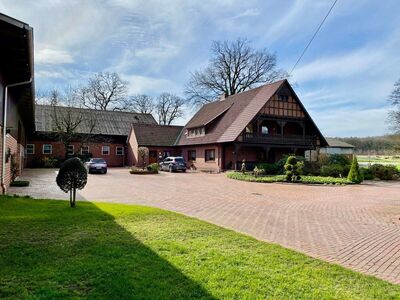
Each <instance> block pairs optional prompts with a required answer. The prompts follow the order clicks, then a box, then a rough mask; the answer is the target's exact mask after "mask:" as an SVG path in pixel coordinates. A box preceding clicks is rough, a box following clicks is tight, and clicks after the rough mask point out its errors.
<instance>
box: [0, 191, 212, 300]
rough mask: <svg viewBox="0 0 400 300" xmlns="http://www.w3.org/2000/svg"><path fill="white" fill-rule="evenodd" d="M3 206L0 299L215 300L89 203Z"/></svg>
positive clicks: (25, 202)
mask: <svg viewBox="0 0 400 300" xmlns="http://www.w3.org/2000/svg"><path fill="white" fill-rule="evenodd" d="M0 200H1V201H0V278H1V280H0V298H3V297H11V298H26V297H29V298H31V297H32V298H52V299H54V298H66V297H78V298H79V297H83V298H107V299H132V298H134V299H200V298H201V299H212V298H213V297H212V296H211V295H210V294H209V293H208V292H207V291H206V290H205V289H203V288H202V287H201V286H200V285H198V284H197V283H196V282H194V281H192V280H191V279H190V278H188V277H187V276H185V275H184V274H182V273H181V272H180V270H178V269H176V268H175V267H174V266H173V265H171V264H170V263H169V262H168V261H166V260H164V259H163V258H161V257H160V256H159V255H157V254H156V253H155V252H153V251H152V250H151V249H150V248H148V247H147V246H145V245H144V244H143V243H142V242H140V241H139V240H138V239H136V238H135V236H134V235H133V234H132V233H130V232H128V231H126V230H125V229H124V228H123V227H121V226H120V225H118V224H117V223H116V222H115V219H114V217H113V216H111V215H109V214H107V213H106V212H104V211H102V210H100V209H99V208H98V207H96V206H95V205H93V204H92V203H82V202H81V203H78V207H77V208H76V209H70V208H69V207H68V203H66V202H64V201H47V200H38V201H36V200H35V201H33V200H24V199H18V198H8V199H3V198H2V199H0Z"/></svg>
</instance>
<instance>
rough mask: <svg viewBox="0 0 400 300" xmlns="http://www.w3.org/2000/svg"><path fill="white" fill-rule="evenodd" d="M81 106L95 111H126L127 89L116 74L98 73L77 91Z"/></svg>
mask: <svg viewBox="0 0 400 300" xmlns="http://www.w3.org/2000/svg"><path fill="white" fill-rule="evenodd" d="M77 92H78V96H79V98H80V101H81V103H82V105H83V106H84V107H86V108H92V109H97V110H126V109H127V87H126V82H125V81H123V80H122V79H121V78H120V77H119V75H118V74H117V73H115V72H114V73H110V72H105V73H103V72H100V73H97V74H95V75H94V76H93V77H91V78H90V79H89V82H88V85H87V86H85V87H82V88H80V89H78V90H77Z"/></svg>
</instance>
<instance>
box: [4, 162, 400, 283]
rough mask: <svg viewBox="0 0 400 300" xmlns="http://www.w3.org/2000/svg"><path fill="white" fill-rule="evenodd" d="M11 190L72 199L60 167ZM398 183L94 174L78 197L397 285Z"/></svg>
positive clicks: (31, 172) (33, 174)
mask: <svg viewBox="0 0 400 300" xmlns="http://www.w3.org/2000/svg"><path fill="white" fill-rule="evenodd" d="M24 176H25V177H26V178H28V179H30V180H31V182H32V186H31V187H29V188H12V189H11V190H10V193H22V194H31V195H32V196H34V197H38V198H41V197H45V198H67V195H66V194H64V193H62V192H61V191H60V190H59V189H58V188H57V187H56V186H55V183H54V180H55V179H54V178H55V176H56V173H55V170H26V171H25V175H24ZM399 191H400V183H399V182H393V183H389V182H370V183H367V184H362V185H357V186H310V185H292V184H260V183H248V182H241V181H235V180H231V179H227V178H226V177H225V175H224V174H201V173H189V174H178V173H173V174H169V173H161V174H159V175H156V176H143V175H142V176H140V175H130V174H128V170H127V169H122V168H121V169H110V170H109V173H108V174H107V175H90V177H89V182H88V185H87V187H86V188H85V190H83V191H81V192H79V196H78V197H79V198H80V199H90V200H95V201H107V202H119V203H132V204H143V205H149V206H155V207H160V208H164V209H168V210H173V211H177V212H180V213H184V214H186V215H189V216H193V217H196V218H199V219H202V220H206V221H209V222H212V223H214V224H218V225H221V226H224V227H227V228H231V229H234V230H236V231H240V232H244V233H246V234H249V235H251V236H253V237H255V238H257V239H260V240H264V241H268V242H274V243H278V244H280V245H282V246H285V247H288V248H291V249H295V250H297V251H300V252H303V253H306V254H308V255H310V256H313V257H317V258H321V259H324V260H327V261H330V262H334V263H338V264H341V265H343V266H345V267H348V268H351V269H353V270H357V271H360V272H363V273H366V274H370V275H374V276H377V277H379V278H382V279H385V280H388V281H391V282H393V283H397V284H400V219H399V218H400V193H399Z"/></svg>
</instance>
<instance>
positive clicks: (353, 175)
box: [347, 155, 363, 183]
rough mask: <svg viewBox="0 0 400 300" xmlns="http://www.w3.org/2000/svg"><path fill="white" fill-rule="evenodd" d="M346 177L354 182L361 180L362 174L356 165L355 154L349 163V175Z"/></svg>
mask: <svg viewBox="0 0 400 300" xmlns="http://www.w3.org/2000/svg"><path fill="white" fill-rule="evenodd" d="M347 179H348V180H350V181H351V182H354V183H361V182H362V181H363V176H362V174H361V172H360V168H359V166H358V161H357V156H355V155H354V157H353V161H352V163H351V167H350V172H349V175H348V176H347Z"/></svg>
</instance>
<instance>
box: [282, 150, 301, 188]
mask: <svg viewBox="0 0 400 300" xmlns="http://www.w3.org/2000/svg"><path fill="white" fill-rule="evenodd" d="M297 163H298V161H297V158H296V157H295V156H289V157H288V158H287V161H286V164H285V170H286V172H285V178H286V180H287V181H293V182H296V181H300V179H301V177H300V175H299V172H298V170H297V169H298V165H297Z"/></svg>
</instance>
